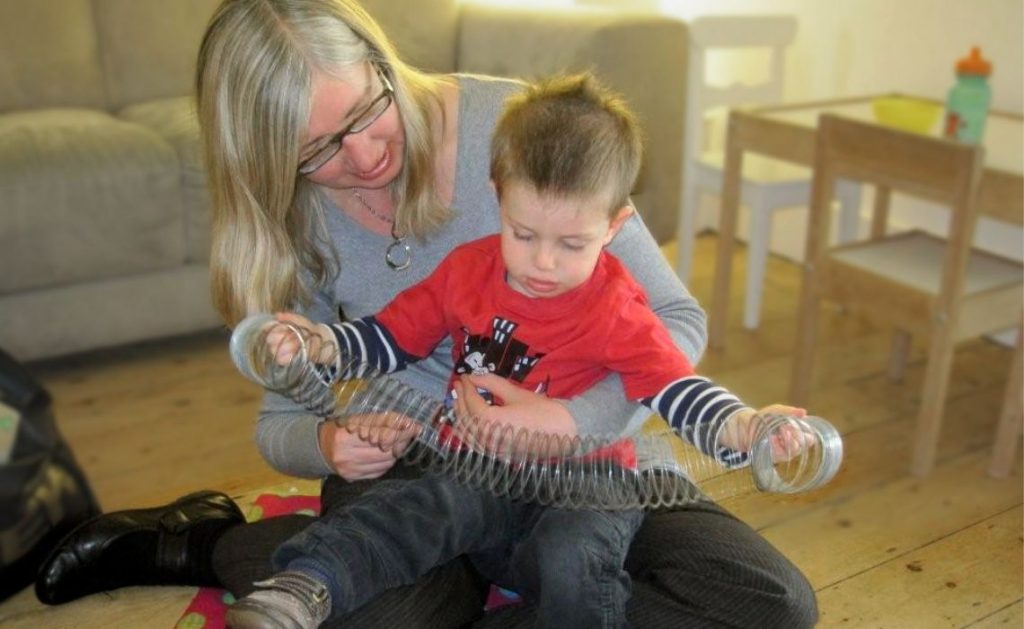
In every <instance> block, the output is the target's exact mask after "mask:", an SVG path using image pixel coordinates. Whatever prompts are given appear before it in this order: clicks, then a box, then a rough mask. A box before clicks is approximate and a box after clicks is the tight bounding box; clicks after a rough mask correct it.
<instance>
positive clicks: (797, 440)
mask: <svg viewBox="0 0 1024 629" xmlns="http://www.w3.org/2000/svg"><path fill="white" fill-rule="evenodd" d="M768 415H787V416H789V417H806V416H807V410H806V409H803V408H798V407H796V406H787V405H785V404H771V405H769V406H765V407H764V408H762V409H761V410H758V411H755V410H753V409H749V408H748V409H743V410H742V411H738V412H737V413H736V414H734V415H733V416H732V417H731V418H729V421H727V422H726V423H725V426H724V427H723V429H722V434H721V435H719V437H718V445H720V446H725V447H727V448H731V449H733V450H739V451H740V452H749V451H750V449H751V448H752V447H753V446H754V438H755V437H756V436H757V432H758V430H759V429H760V427H761V423H762V422H763V421H764V419H763V418H764V417H765V416H768ZM806 445H807V443H806V439H805V438H804V435H802V434H801V433H800V432H799V430H798V429H797V428H796V427H795V426H782V428H781V429H780V430H778V431H777V432H776V433H775V434H774V435H773V436H772V459H773V460H774V461H788V460H789V459H792V458H793V457H795V456H796V455H798V454H800V452H801V451H803V449H804V447H805V446H806Z"/></svg>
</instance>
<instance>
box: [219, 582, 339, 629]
mask: <svg viewBox="0 0 1024 629" xmlns="http://www.w3.org/2000/svg"><path fill="white" fill-rule="evenodd" d="M253 585H255V586H256V588H257V589H256V590H255V591H254V592H252V593H251V594H249V595H248V596H246V597H245V598H242V599H239V600H238V601H237V602H235V604H234V605H232V606H231V607H229V608H228V615H227V626H228V627H231V628H232V629H316V627H319V626H320V623H322V622H323V621H324V620H326V619H327V616H328V614H329V613H330V611H331V595H330V593H329V592H328V591H327V587H326V586H325V585H324V584H322V583H320V582H319V581H317V580H316V579H314V578H312V577H310V576H307V575H305V574H303V573H301V572H294V571H286V572H281V573H278V574H275V575H274V576H272V577H270V578H269V579H267V580H266V581H257V582H256V583H254V584H253Z"/></svg>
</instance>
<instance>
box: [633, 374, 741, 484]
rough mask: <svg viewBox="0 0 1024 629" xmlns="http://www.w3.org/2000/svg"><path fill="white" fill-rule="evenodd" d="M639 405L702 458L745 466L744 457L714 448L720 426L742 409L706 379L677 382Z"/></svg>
mask: <svg viewBox="0 0 1024 629" xmlns="http://www.w3.org/2000/svg"><path fill="white" fill-rule="evenodd" d="M640 401H641V403H643V404H644V405H645V406H647V407H648V408H650V409H651V410H653V411H654V412H656V413H658V414H659V415H661V416H662V417H664V418H665V420H666V421H667V422H668V423H669V425H671V426H672V427H673V428H675V429H677V430H678V431H679V432H680V434H682V435H683V436H685V437H687V438H688V440H689V441H690V442H691V443H692V444H693V445H694V446H696V447H697V449H698V450H700V451H701V452H703V453H704V454H708V455H711V456H714V457H715V458H716V459H717V460H718V461H720V462H721V463H723V464H725V465H726V466H729V467H735V466H739V465H743V464H744V463H746V461H747V455H746V453H744V452H739V451H736V450H731V449H729V448H723V447H718V446H717V440H718V433H719V430H720V429H721V428H722V425H723V424H724V423H725V421H726V420H727V419H729V417H730V416H731V415H732V414H733V413H735V412H736V411H739V410H742V409H744V408H746V406H745V405H744V404H743V402H741V401H740V400H739V398H737V397H736V396H735V395H733V394H732V393H730V392H729V391H727V390H725V389H723V388H722V387H720V386H718V385H716V384H715V383H713V382H711V381H710V380H708V379H707V378H704V377H701V376H687V377H685V378H680V379H679V380H676V381H675V382H672V383H671V384H669V385H668V386H666V387H665V388H664V389H662V390H661V391H660V392H659V393H657V394H656V395H654V396H652V397H649V398H644V399H643V400H640Z"/></svg>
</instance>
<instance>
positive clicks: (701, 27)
mask: <svg viewBox="0 0 1024 629" xmlns="http://www.w3.org/2000/svg"><path fill="white" fill-rule="evenodd" d="M796 28H797V21H796V18H795V17H794V16H791V15H754V16H726V15H716V16H707V17H699V18H697V19H695V20H693V21H692V22H691V23H690V24H689V31H690V37H689V46H690V49H689V58H688V69H687V78H686V126H685V127H684V133H685V134H686V135H685V137H684V138H683V139H684V142H683V186H684V187H686V186H692V185H693V181H694V171H695V168H696V161H697V159H698V157H699V156H700V155H701V153H702V152H703V151H704V150H705V149H706V145H707V138H706V137H705V130H706V124H705V114H706V113H707V111H708V110H710V109H713V108H716V107H723V106H732V107H736V106H741V105H756V104H770V103H779V102H781V101H782V87H783V85H782V77H783V68H784V65H785V55H784V52H785V49H786V47H787V46H788V45H789V44H790V43H791V42H792V41H793V39H794V38H795V37H796ZM740 49H746V50H751V51H753V50H755V49H756V50H758V51H760V50H762V49H763V50H765V51H766V52H767V53H769V54H770V55H771V58H770V61H769V72H768V76H767V77H766V78H765V80H763V81H759V82H756V83H744V82H733V83H727V84H725V85H721V84H718V83H717V82H716V83H712V82H709V81H708V80H707V79H708V53H709V52H711V51H718V50H740ZM688 198H689V195H687V194H685V193H684V194H683V202H684V203H686V202H687V201H686V200H687V199H688ZM694 210H695V208H684V211H691V212H692V211H694Z"/></svg>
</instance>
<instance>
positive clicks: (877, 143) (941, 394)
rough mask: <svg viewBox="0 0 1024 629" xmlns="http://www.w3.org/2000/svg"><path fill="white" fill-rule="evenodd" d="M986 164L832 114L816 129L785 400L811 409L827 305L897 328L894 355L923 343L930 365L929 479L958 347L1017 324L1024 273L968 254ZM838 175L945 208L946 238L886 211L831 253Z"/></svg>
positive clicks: (923, 433)
mask: <svg viewBox="0 0 1024 629" xmlns="http://www.w3.org/2000/svg"><path fill="white" fill-rule="evenodd" d="M983 158H984V149H982V148H981V147H977V146H972V145H967V144H963V143H959V142H954V141H951V140H945V139H940V138H932V137H926V136H923V135H916V134H913V133H909V132H903V131H897V130H894V129H890V128H884V127H880V126H878V125H871V124H866V123H863V122H858V121H854V120H848V119H844V118H840V117H837V116H833V115H822V116H821V118H820V122H819V124H818V132H817V144H816V148H815V161H814V184H813V187H814V190H813V197H812V200H811V209H810V217H809V222H808V228H807V251H806V255H807V263H806V264H805V266H804V274H803V286H802V288H801V292H800V311H799V319H798V322H797V340H796V347H795V350H794V355H793V373H792V380H791V381H790V397H789V399H787V402H788V403H790V404H796V405H798V406H801V405H806V403H807V398H808V394H809V392H810V386H811V378H812V374H813V357H814V349H815V336H816V326H817V319H818V310H819V307H818V306H819V301H820V300H822V299H828V300H829V301H832V302H836V303H839V304H841V305H842V306H844V307H845V308H846V309H847V311H849V312H852V313H857V314H859V315H861V316H864V317H865V318H867V319H869V320H872V321H874V322H876V323H879V324H884V325H888V326H891V327H892V328H894V329H895V330H897V335H896V339H897V340H898V341H899V342H898V343H896V344H895V345H894V350H896V353H904V350H905V348H906V347H908V346H909V338H910V335H911V334H921V335H924V336H926V337H927V338H928V340H929V347H928V359H927V366H926V368H925V374H924V387H923V391H922V393H921V407H920V409H919V411H918V419H917V427H916V434H915V436H914V440H913V452H912V461H911V472H912V473H913V474H914V475H916V476H925V475H927V474H928V473H929V472H930V471H931V469H932V466H933V465H934V462H935V454H936V448H937V445H938V438H939V429H940V427H941V423H942V414H943V413H942V412H943V408H944V406H945V400H946V391H947V388H948V384H949V376H950V368H951V365H952V361H953V354H954V349H955V346H956V344H957V343H958V342H959V341H962V340H965V339H968V338H973V337H977V336H980V335H983V334H987V333H990V332H995V331H999V330H1005V329H1007V328H1011V327H1017V328H1018V329H1020V326H1021V319H1022V317H1021V313H1022V308H1024V265H1022V264H1021V263H1020V262H1018V261H1016V260H1010V259H1006V258H1003V257H1000V256H997V255H993V254H990V253H986V252H984V251H980V250H977V249H973V248H972V240H973V237H974V233H975V227H976V225H977V222H978V216H979V214H980V211H979V209H978V187H979V182H980V181H981V173H982V164H983ZM840 177H844V178H848V179H854V180H858V181H862V182H864V183H867V184H872V185H875V186H877V187H878V188H879V189H881V190H884V191H885V193H884V197H886V198H887V197H888V194H889V191H890V190H891V191H898V192H903V193H906V194H911V195H914V196H916V197H920V198H924V199H928V200H931V201H934V202H937V203H939V204H941V205H942V206H945V207H947V208H949V219H948V221H949V222H948V228H947V230H946V237H945V238H939V237H937V236H933V235H931V234H928V233H925V232H923V231H920V230H913V231H909V232H902V233H892V234H890V233H887V230H886V229H885V225H884V224H882V220H881V219H882V218H883V217H884V216H885V215H887V212H884V209H885V208H882V210H883V211H882V212H881V214H882V216H879V215H878V214H876V216H875V217H874V219H875V220H874V221H873V222H874V226H873V229H872V233H871V234H870V236H868V237H867V238H866V239H865V240H861V241H857V242H852V243H847V244H843V245H839V246H829V243H828V238H827V236H828V227H829V218H830V212H829V211H828V205H829V199H831V191H832V189H833V187H834V186H835V183H836V181H837V179H838V178H840ZM939 209H940V210H941V208H939ZM877 211H878V210H876V212H877ZM1006 218H1007V219H1008V220H1010V221H1012V222H1013V223H1015V227H1019V226H1020V224H1021V223H1022V222H1024V216H1012V215H1010V214H1007V217H1006ZM1021 347H1022V346H1021V343H1020V342H1018V344H1017V348H1016V355H1015V357H1014V365H1015V366H1014V367H1013V368H1012V369H1011V372H1012V373H1011V375H1010V381H1009V383H1008V385H1007V391H1006V397H1005V401H1004V406H1003V411H1002V416H1001V419H1000V421H999V429H998V437H997V440H998V441H997V444H996V448H995V456H994V457H993V462H992V465H991V468H990V473H991V474H992V475H994V476H1005V475H1006V474H1007V472H1008V471H1009V468H1010V467H1011V465H1012V463H1013V460H1014V454H1013V453H1014V452H1015V451H1016V444H1017V440H1018V439H1019V435H1020V430H1021V422H1022V417H1021V392H1022V388H1024V383H1022V382H1021V373H1020V369H1021V367H1020V364H1021V351H1022V350H1021ZM902 360H903V357H902V356H901V357H898V358H897V362H901V361H902ZM896 371H901V370H896ZM893 373H894V370H892V369H890V374H893Z"/></svg>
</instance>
